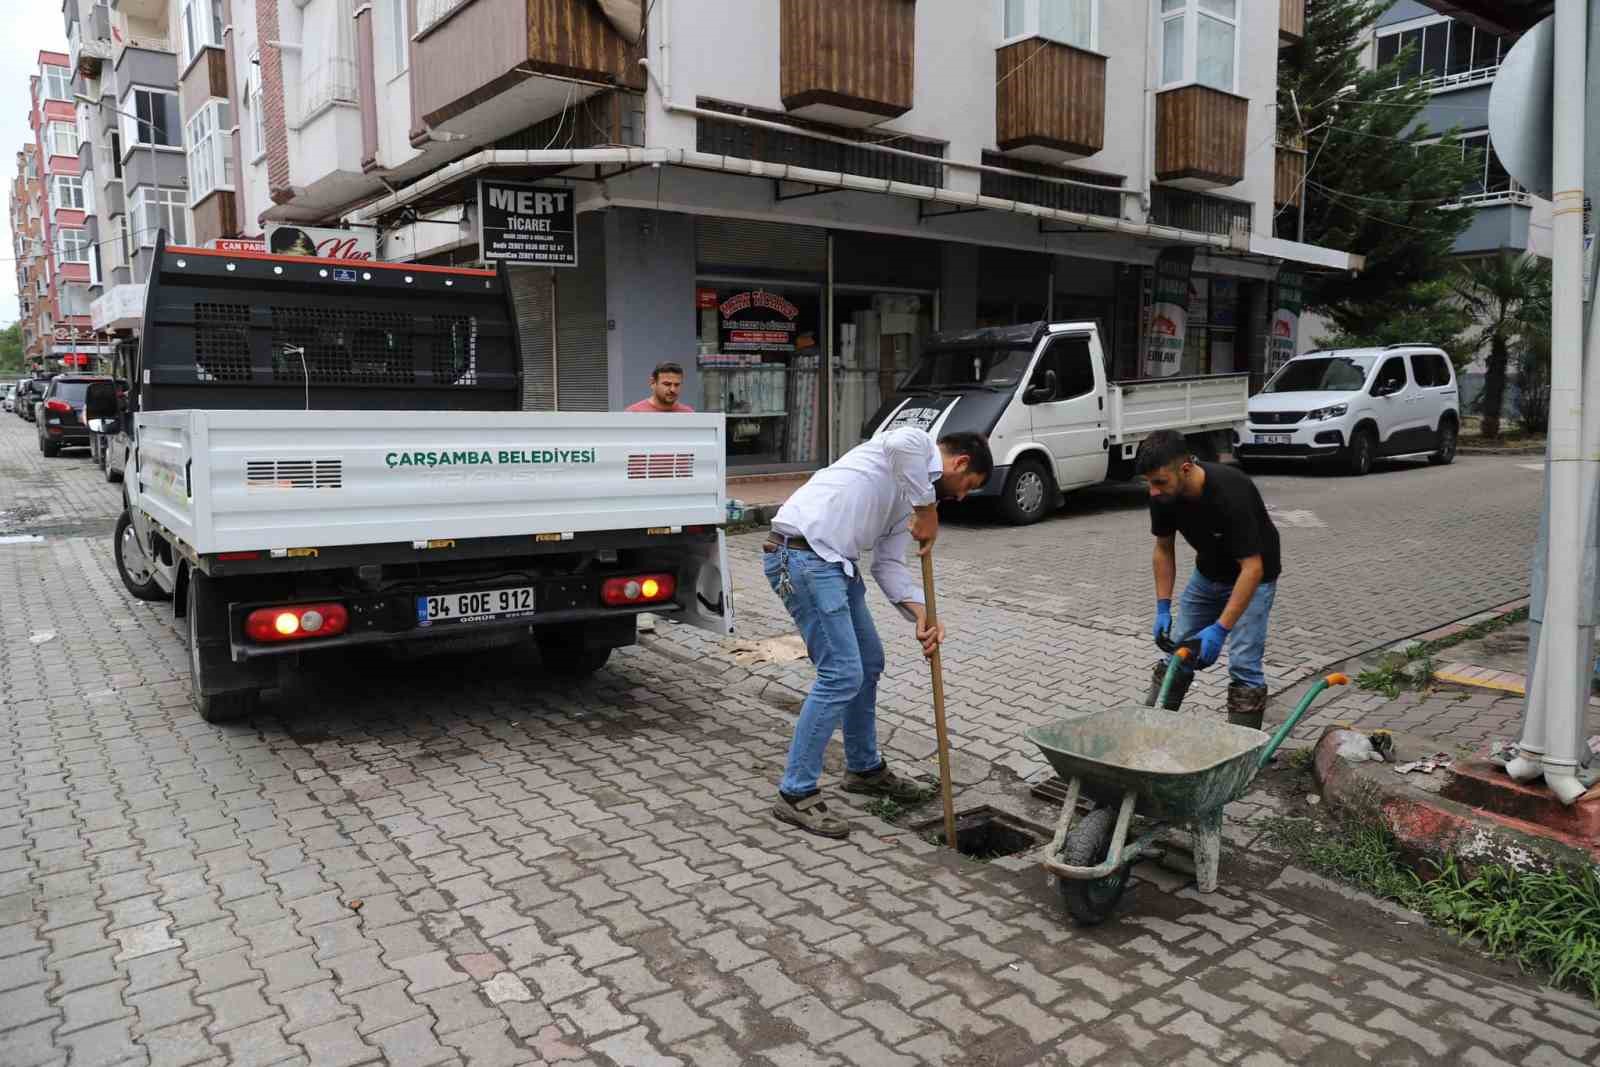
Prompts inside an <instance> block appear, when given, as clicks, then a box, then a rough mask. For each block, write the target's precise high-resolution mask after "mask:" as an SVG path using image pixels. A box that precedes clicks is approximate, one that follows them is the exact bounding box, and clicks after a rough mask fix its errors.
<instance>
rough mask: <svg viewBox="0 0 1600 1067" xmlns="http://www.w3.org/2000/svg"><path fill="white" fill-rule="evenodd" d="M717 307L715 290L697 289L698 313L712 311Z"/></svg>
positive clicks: (695, 298) (695, 303) (696, 306)
mask: <svg viewBox="0 0 1600 1067" xmlns="http://www.w3.org/2000/svg"><path fill="white" fill-rule="evenodd" d="M716 306H717V291H716V290H715V289H696V290H695V291H694V308H695V310H696V311H710V310H712V309H713V308H715V307H716Z"/></svg>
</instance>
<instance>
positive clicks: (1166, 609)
mask: <svg viewBox="0 0 1600 1067" xmlns="http://www.w3.org/2000/svg"><path fill="white" fill-rule="evenodd" d="M1171 632H1172V601H1170V600H1158V601H1156V624H1155V625H1154V626H1152V627H1151V628H1150V636H1151V637H1152V638H1153V639H1154V640H1156V641H1160V640H1161V639H1162V638H1163V637H1165V636H1167V634H1169V633H1171Z"/></svg>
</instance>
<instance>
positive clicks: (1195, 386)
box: [1106, 374, 1250, 444]
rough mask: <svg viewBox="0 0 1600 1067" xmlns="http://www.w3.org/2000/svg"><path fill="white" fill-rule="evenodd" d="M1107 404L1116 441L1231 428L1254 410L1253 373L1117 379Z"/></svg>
mask: <svg viewBox="0 0 1600 1067" xmlns="http://www.w3.org/2000/svg"><path fill="white" fill-rule="evenodd" d="M1106 407H1107V409H1108V410H1107V412H1106V419H1107V426H1108V428H1109V429H1110V431H1111V432H1110V437H1111V441H1112V443H1113V444H1126V443H1130V442H1135V443H1136V442H1138V441H1140V440H1142V439H1143V438H1145V437H1147V436H1149V435H1150V434H1152V433H1154V432H1155V431H1157V430H1177V431H1178V432H1180V433H1201V432H1204V431H1208V430H1222V429H1227V428H1228V427H1231V426H1234V425H1235V424H1237V423H1240V422H1243V421H1244V419H1245V417H1246V415H1247V414H1248V413H1249V407H1250V375H1249V374H1208V375H1204V376H1202V377H1196V378H1150V379H1145V380H1141V381H1128V382H1113V383H1112V385H1111V395H1110V398H1109V399H1108V401H1107V403H1106Z"/></svg>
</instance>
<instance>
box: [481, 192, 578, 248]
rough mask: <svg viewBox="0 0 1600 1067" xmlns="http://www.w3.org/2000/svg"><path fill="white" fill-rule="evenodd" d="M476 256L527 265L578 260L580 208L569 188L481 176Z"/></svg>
mask: <svg viewBox="0 0 1600 1067" xmlns="http://www.w3.org/2000/svg"><path fill="white" fill-rule="evenodd" d="M478 247H479V249H481V251H480V252H479V253H478V255H479V257H480V258H482V259H485V260H500V261H501V262H504V263H521V264H525V265H527V266H530V267H576V266H577V265H578V211H577V205H576V204H575V203H574V202H573V198H572V190H571V189H566V188H562V187H560V186H546V185H530V184H528V183H526V182H503V181H493V180H490V179H487V178H485V179H482V180H480V181H479V182H478Z"/></svg>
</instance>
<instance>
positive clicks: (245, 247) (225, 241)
mask: <svg viewBox="0 0 1600 1067" xmlns="http://www.w3.org/2000/svg"><path fill="white" fill-rule="evenodd" d="M212 247H213V248H215V249H216V250H217V251H218V252H265V251H266V250H267V239H266V238H265V237H219V238H217V241H216V243H215V244H214V245H213V246H212Z"/></svg>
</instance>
